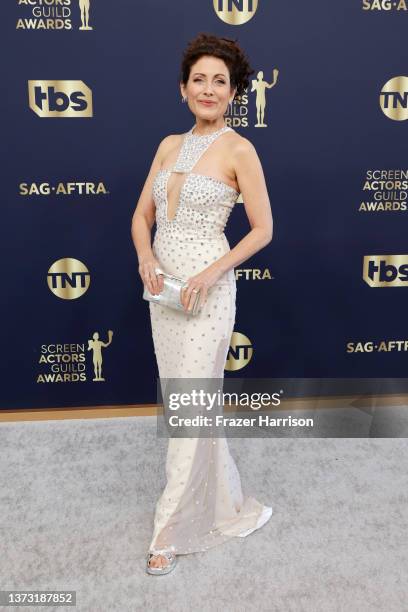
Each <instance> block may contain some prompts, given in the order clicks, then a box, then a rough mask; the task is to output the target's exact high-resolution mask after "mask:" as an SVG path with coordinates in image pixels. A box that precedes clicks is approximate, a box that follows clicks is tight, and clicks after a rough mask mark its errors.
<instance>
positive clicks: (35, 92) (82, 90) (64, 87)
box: [28, 81, 93, 117]
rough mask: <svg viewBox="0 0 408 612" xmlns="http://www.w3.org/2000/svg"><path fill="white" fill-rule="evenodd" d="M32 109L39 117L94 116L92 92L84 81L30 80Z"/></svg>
mask: <svg viewBox="0 0 408 612" xmlns="http://www.w3.org/2000/svg"><path fill="white" fill-rule="evenodd" d="M28 99H29V105H30V108H31V110H33V111H34V112H35V114H36V115H38V116H39V117H92V116H93V109H92V92H91V90H90V89H89V87H88V86H87V85H85V83H84V82H83V81H28Z"/></svg>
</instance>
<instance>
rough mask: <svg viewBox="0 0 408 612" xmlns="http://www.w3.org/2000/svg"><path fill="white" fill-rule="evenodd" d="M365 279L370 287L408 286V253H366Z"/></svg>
mask: <svg viewBox="0 0 408 612" xmlns="http://www.w3.org/2000/svg"><path fill="white" fill-rule="evenodd" d="M363 279H364V280H365V282H366V283H367V285H369V286H370V287H408V255H366V256H365V257H364V264H363Z"/></svg>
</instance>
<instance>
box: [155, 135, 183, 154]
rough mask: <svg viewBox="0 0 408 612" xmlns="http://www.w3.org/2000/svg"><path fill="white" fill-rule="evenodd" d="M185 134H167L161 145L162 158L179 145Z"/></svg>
mask: <svg viewBox="0 0 408 612" xmlns="http://www.w3.org/2000/svg"><path fill="white" fill-rule="evenodd" d="M183 136H184V134H169V135H168V136H165V137H164V138H163V140H162V141H161V142H160V145H159V151H160V158H161V159H163V158H164V157H166V155H167V153H168V152H169V151H171V150H172V149H174V148H175V147H177V146H179V144H180V141H181V140H182V138H183Z"/></svg>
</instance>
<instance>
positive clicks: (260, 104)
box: [251, 68, 279, 127]
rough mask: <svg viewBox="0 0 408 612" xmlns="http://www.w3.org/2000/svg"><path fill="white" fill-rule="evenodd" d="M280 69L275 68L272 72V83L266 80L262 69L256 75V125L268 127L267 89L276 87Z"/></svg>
mask: <svg viewBox="0 0 408 612" xmlns="http://www.w3.org/2000/svg"><path fill="white" fill-rule="evenodd" d="M278 74H279V70H278V69H277V68H274V70H273V73H272V83H268V82H267V81H264V78H263V71H262V70H260V71H259V72H258V74H257V75H256V79H253V80H252V89H251V92H252V91H256V100H255V104H256V118H257V122H256V123H255V127H268V125H267V124H266V123H265V122H264V115H265V108H266V96H265V89H272V87H275V85H276V82H277V80H278Z"/></svg>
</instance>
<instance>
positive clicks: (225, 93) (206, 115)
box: [180, 55, 235, 121]
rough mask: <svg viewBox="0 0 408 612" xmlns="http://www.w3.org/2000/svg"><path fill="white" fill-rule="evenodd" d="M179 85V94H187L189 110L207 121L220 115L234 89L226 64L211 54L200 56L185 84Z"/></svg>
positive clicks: (232, 95) (230, 98) (223, 112)
mask: <svg viewBox="0 0 408 612" xmlns="http://www.w3.org/2000/svg"><path fill="white" fill-rule="evenodd" d="M180 87H181V95H182V96H187V102H188V106H189V108H190V110H191V112H192V113H194V115H195V116H196V117H199V118H200V119H203V120H207V121H214V120H216V119H218V118H219V117H222V116H223V115H224V114H225V112H226V110H227V108H228V104H229V102H230V100H232V98H233V97H234V94H235V90H232V89H231V83H230V74H229V70H228V67H227V65H226V64H225V62H224V61H223V60H222V59H220V58H218V57H213V56H211V55H204V56H202V57H200V59H198V60H197V61H196V63H195V64H193V65H192V66H191V69H190V76H189V78H188V81H187V84H186V86H184V85H183V84H182V83H181V84H180ZM203 102H211V103H208V104H204V103H203Z"/></svg>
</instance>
